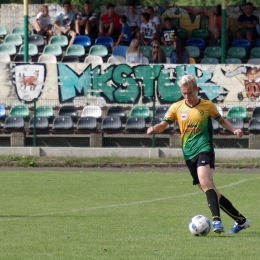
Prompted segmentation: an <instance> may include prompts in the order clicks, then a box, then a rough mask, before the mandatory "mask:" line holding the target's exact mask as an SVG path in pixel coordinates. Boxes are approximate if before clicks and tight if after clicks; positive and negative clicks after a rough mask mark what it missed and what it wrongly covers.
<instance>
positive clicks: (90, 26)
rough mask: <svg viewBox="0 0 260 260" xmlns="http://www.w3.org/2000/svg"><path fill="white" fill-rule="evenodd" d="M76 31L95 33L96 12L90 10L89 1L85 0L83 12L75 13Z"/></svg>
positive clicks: (86, 33) (79, 32) (80, 33)
mask: <svg viewBox="0 0 260 260" xmlns="http://www.w3.org/2000/svg"><path fill="white" fill-rule="evenodd" d="M75 29H76V33H77V34H79V35H82V34H85V35H95V34H96V31H97V14H95V13H93V12H92V11H91V2H90V1H88V0H87V1H85V3H84V12H83V13H79V14H77V19H76V21H75Z"/></svg>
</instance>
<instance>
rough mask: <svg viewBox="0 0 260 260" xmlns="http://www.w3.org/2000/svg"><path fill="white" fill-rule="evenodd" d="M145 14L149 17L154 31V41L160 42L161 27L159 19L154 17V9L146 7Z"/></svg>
mask: <svg viewBox="0 0 260 260" xmlns="http://www.w3.org/2000/svg"><path fill="white" fill-rule="evenodd" d="M147 13H148V14H149V15H150V20H149V21H150V23H152V24H153V26H154V27H155V29H156V39H157V40H160V26H161V22H160V19H159V17H157V16H156V15H154V9H153V7H152V6H149V7H147Z"/></svg>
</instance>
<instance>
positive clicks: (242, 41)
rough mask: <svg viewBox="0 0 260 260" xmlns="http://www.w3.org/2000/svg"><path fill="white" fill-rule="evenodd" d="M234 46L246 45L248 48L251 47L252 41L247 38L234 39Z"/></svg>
mask: <svg viewBox="0 0 260 260" xmlns="http://www.w3.org/2000/svg"><path fill="white" fill-rule="evenodd" d="M232 47H244V48H245V49H246V50H249V49H251V43H250V41H249V40H247V39H234V40H233V42H232Z"/></svg>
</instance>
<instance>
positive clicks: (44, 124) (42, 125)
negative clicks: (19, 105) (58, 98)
mask: <svg viewBox="0 0 260 260" xmlns="http://www.w3.org/2000/svg"><path fill="white" fill-rule="evenodd" d="M35 127H36V129H48V128H49V121H48V118H47V117H45V116H36V120H35ZM28 128H29V129H33V128H34V117H32V118H31V119H30V121H29V124H28Z"/></svg>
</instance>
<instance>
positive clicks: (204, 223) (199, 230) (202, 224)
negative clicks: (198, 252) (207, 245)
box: [189, 215, 211, 236]
mask: <svg viewBox="0 0 260 260" xmlns="http://www.w3.org/2000/svg"><path fill="white" fill-rule="evenodd" d="M210 229H211V225H210V221H209V220H208V218H207V217H205V216H203V215H197V216H194V217H193V218H192V219H191V221H190V224H189V230H190V232H191V234H192V235H194V236H206V235H207V234H208V233H209V231H210Z"/></svg>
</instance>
